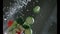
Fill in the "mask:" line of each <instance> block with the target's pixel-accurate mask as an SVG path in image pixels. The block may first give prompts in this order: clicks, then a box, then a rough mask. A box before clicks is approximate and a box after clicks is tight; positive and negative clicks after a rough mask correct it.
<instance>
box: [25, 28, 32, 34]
mask: <svg viewBox="0 0 60 34" xmlns="http://www.w3.org/2000/svg"><path fill="white" fill-rule="evenodd" d="M24 33H25V34H32V29H30V28H29V29H25V32H24Z"/></svg>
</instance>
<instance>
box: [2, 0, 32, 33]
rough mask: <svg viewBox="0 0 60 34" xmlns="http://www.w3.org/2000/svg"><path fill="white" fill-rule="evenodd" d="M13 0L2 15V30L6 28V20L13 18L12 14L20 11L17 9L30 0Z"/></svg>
mask: <svg viewBox="0 0 60 34" xmlns="http://www.w3.org/2000/svg"><path fill="white" fill-rule="evenodd" d="M14 1H15V2H14V3H12V5H11V6H10V7H9V9H8V11H7V12H6V13H5V14H4V15H3V31H4V32H5V31H6V29H7V21H8V20H9V19H12V20H14V19H15V18H16V17H15V18H14V16H16V15H15V14H16V13H18V12H21V11H19V10H21V9H22V8H23V6H26V5H27V3H28V2H30V1H31V0H14Z"/></svg>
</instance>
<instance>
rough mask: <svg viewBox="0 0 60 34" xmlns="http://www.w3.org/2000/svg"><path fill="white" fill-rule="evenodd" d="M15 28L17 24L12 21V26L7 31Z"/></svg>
mask: <svg viewBox="0 0 60 34" xmlns="http://www.w3.org/2000/svg"><path fill="white" fill-rule="evenodd" d="M16 26H17V22H16V21H14V23H13V24H12V26H11V27H9V28H8V29H9V30H10V31H12V30H13V29H14V28H16Z"/></svg>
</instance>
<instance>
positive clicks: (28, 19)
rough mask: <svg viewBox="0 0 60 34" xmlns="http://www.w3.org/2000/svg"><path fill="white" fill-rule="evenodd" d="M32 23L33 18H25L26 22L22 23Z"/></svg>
mask: <svg viewBox="0 0 60 34" xmlns="http://www.w3.org/2000/svg"><path fill="white" fill-rule="evenodd" d="M33 23H34V18H33V17H27V18H26V21H25V22H24V24H26V25H32V24H33Z"/></svg>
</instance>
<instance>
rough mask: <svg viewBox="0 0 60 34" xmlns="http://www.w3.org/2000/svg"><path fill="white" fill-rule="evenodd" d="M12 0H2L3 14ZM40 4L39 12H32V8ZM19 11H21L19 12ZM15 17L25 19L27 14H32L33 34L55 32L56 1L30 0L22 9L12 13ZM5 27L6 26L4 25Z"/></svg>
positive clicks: (51, 33) (52, 33) (53, 33)
mask: <svg viewBox="0 0 60 34" xmlns="http://www.w3.org/2000/svg"><path fill="white" fill-rule="evenodd" d="M12 3H14V1H13V0H12V1H11V0H3V7H5V9H4V14H5V12H7V11H8V7H9V6H10V4H11V5H12ZM37 5H38V6H40V7H41V11H40V13H39V14H34V13H33V12H32V11H33V10H32V9H33V8H34V7H35V6H37ZM19 11H21V12H20V13H19ZM14 15H15V16H14V17H15V18H16V16H17V17H20V16H22V17H23V19H26V17H27V16H33V17H34V18H35V23H34V24H33V26H32V30H33V34H57V2H56V0H31V2H29V3H28V4H27V5H26V6H23V8H22V10H18V12H17V13H16V14H14ZM5 28H6V29H7V27H5Z"/></svg>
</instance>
